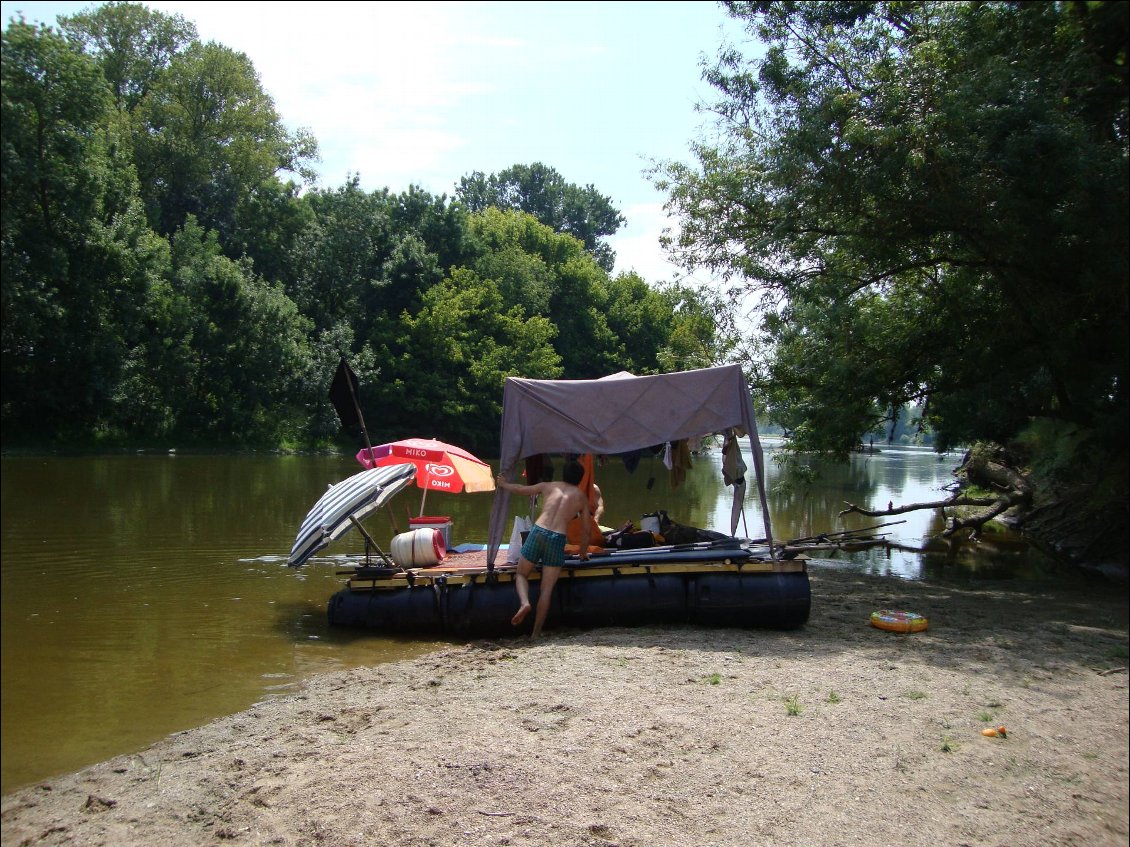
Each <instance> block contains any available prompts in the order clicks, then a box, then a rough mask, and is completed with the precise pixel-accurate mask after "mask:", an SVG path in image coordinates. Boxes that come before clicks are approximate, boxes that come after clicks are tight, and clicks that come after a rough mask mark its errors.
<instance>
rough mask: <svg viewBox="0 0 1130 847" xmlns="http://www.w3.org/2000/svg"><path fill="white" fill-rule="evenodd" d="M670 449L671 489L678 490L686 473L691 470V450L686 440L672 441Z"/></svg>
mask: <svg viewBox="0 0 1130 847" xmlns="http://www.w3.org/2000/svg"><path fill="white" fill-rule="evenodd" d="M669 446H670V447H671V487H672V488H678V487H679V486H680V485H682V483H683V480H685V479H686V478H687V471H689V470H690V469H691V448H690V446H689V445H688V444H687V439H685V438H683V439H680V440H679V441H672V442H671V443H670V445H669Z"/></svg>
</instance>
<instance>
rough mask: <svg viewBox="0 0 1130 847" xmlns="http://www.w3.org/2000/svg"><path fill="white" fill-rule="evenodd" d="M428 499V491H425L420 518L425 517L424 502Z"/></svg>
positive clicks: (421, 499)
mask: <svg viewBox="0 0 1130 847" xmlns="http://www.w3.org/2000/svg"><path fill="white" fill-rule="evenodd" d="M427 499H428V489H426V488H425V489H424V496H423V497H421V498H420V517H423V516H424V501H425V500H427Z"/></svg>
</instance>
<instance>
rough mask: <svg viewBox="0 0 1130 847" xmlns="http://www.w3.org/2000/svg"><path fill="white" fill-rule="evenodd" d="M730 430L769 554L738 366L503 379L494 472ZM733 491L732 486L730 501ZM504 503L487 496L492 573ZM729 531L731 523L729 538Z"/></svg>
mask: <svg viewBox="0 0 1130 847" xmlns="http://www.w3.org/2000/svg"><path fill="white" fill-rule="evenodd" d="M730 427H739V428H741V429H742V430H744V431H745V433H746V434H747V435H748V436H749V440H750V447H751V450H752V454H753V465H754V473H755V474H756V475H757V490H758V494H759V495H760V498H761V513H762V515H764V518H765V536H766V538H767V539H768V541H769V544H770V549H772V542H773V533H772V529H771V527H770V521H769V506H768V503H767V501H766V499H765V473H764V470H765V462H764V457H763V455H762V452H761V442H760V440H759V439H758V436H757V422H756V420H755V419H754V416H753V403H752V401H751V400H750V395H749V385H748V384H747V383H746V380H745V375H744V374H743V373H742V369H741V368H740V367H739V366H738V365H726V366H723V367H718V368H703V369H701V370H694V371H682V372H680V373H669V374H656V375H654V376H632V375H631V374H629V373H618V374H613V375H612V376H607V377H604V378H603V379H594V380H568V379H518V378H514V377H511V378H509V379H507V380H506V385H505V387H504V389H503V392H502V443H501V450H500V453H499V456H500V458H501V461H500V469H501V471H502V473H503V475H504V477H506V478H508V479H509V478H511V476H512V475H513V472H514V469H515V466H516V465H517V464H518V462H519V461H521V460H522V459H525V458H527V457H529V456H536V455H538V454H541V453H578V454H579V453H593V454H595V455H601V456H608V455H612V454H615V453H627V452H629V451H632V450H639V449H642V448H645V447H651V446H653V445H657V444H663V443H664V442H667V441H679V440H681V439H684V438H691V437H694V436H698V435H705V434H707V433H712V432H722V431H724V430H726V429H728V428H730ZM741 488H742V487H741V486H735V496H740V495H739V490H738V489H741ZM742 490H744V489H742ZM509 502H510V493H509V492H508V491H506V490H504V489H502V488H499V489H496V490H495V493H494V503H493V504H492V507H491V514H490V537H489V539H488V542H489V552H488V559H487V561H488V562H490V563H491V564H492V565H493V563H494V559H495V556H496V555H497V553H498V549H499V547H500V546H501V544H502V539H503V537H504V535H505V533H506V530H507V525H508V523H509ZM737 512H738V510H735V515H736V514H737ZM736 530H737V521H736V519H734V520H733V521H732V525H731V527H730V532H731V534H733V533H734V532H736Z"/></svg>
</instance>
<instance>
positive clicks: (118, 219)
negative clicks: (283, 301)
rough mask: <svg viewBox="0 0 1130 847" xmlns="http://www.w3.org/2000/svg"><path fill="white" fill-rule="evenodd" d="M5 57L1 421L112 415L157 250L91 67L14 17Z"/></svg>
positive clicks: (82, 423)
mask: <svg viewBox="0 0 1130 847" xmlns="http://www.w3.org/2000/svg"><path fill="white" fill-rule="evenodd" d="M2 65H3V69H2V74H3V85H2V94H0V101H2V142H0V143H2V155H0V168H2V179H0V207H2V211H0V232H2V237H0V268H2V274H0V277H2V283H0V290H2V298H0V299H2V306H3V329H2V340H0V347H2V353H3V356H2V361H3V364H2V372H3V417H4V426H5V429H6V431H8V432H9V433H10V432H12V431H13V430H16V431H19V430H22V429H27V430H29V431H32V432H35V433H37V434H42V433H49V432H53V431H54V432H59V431H70V432H81V431H84V430H85V431H86V432H90V431H93V430H96V429H98V428H99V427H101V426H103V425H105V423H106V421H107V419H108V418H109V417H110V416H111V407H112V405H113V397H114V395H115V392H116V389H117V384H118V381H119V379H120V375H121V371H122V368H123V363H124V361H125V358H126V356H127V354H128V351H129V349H130V348H131V347H132V346H133V345H134V344H135V343H136V342H137V340H138V336H139V333H140V332H141V318H142V316H143V314H144V310H145V304H146V301H147V297H148V289H149V286H150V285H151V284H152V282H153V281H154V279H156V278H158V277H159V276H160V273H161V271H162V263H161V256H162V252H161V248H160V245H159V244H158V243H156V242H155V241H154V239H153V238H152V237H151V233H149V231H148V229H147V227H146V225H145V220H144V216H143V215H142V214H141V209H140V205H139V202H138V198H137V184H136V181H135V177H134V174H133V169H132V167H131V164H130V161H129V159H128V155H126V154H127V153H128V144H123V143H122V127H121V124H120V121H118V120H117V113H116V111H115V110H114V109H113V108H112V95H111V92H110V90H109V88H108V86H107V85H106V83H105V80H104V79H103V77H102V74H101V72H100V70H99V68H98V66H97V65H96V64H95V63H94V62H93V61H92V60H91V59H90V58H89V57H87V56H85V55H83V54H82V53H81V52H80V51H79V50H78V49H77V47H75V46H74V45H72V44H70V43H68V42H67V41H66V40H65V39H64V38H63V37H62V36H61V35H59V34H58V33H56V32H54V31H53V30H51V29H49V28H45V27H34V26H30V25H28V24H26V23H24V22H23V21H14V22H12V23H11V25H10V26H9V27H8V28H7V29H6V30H5V31H4V34H3V52H2Z"/></svg>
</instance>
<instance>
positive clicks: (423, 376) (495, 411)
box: [380, 268, 561, 451]
mask: <svg viewBox="0 0 1130 847" xmlns="http://www.w3.org/2000/svg"><path fill="white" fill-rule="evenodd" d="M403 324H404V326H405V328H406V330H407V333H406V336H405V343H404V346H403V347H401V348H400V350H399V351H398V355H395V356H393V357H391V358H393V360H394V363H393V364H392V365H390V367H389V368H388V369H386V373H385V375H384V380H383V383H384V385H383V389H382V391H381V395H382V396H381V398H380V399H381V400H382V406H384V407H386V408H390V409H397V410H399V420H400V422H401V423H400V425H401V426H402V427H403V426H405V425H408V424H410V423H411V422H413V421H422V420H426V421H427V422H428V426H429V427H430V428H431V429H430V431H429V432H428V435H435V436H436V437H438V438H441V439H443V438H446V439H457V440H459V441H460V442H461V443H466V444H467V445H468V446H469V447H470V448H471V449H472V450H486V451H490V450H493V449H497V446H498V420H499V416H500V415H501V413H502V388H503V384H504V382H505V380H506V377H508V376H522V377H528V378H531V379H553V378H556V377H559V376H561V359H560V357H558V355H557V353H556V352H555V351H554V349H553V345H552V343H551V342H552V340H553V336H554V334H555V330H554V328H553V325H552V324H551V323H550V321H549V320H548V319H546V318H544V317H533V318H529V317H527V316H526V315H525V314H524V313H523V312H522V310H521V309H520V308H518V307H516V306H515V307H511V308H509V309H507V308H506V307H505V306H504V304H503V300H502V296H501V294H500V293H499V290H498V286H497V285H495V284H494V283H493V282H492V281H490V280H484V279H481V278H479V277H478V276H477V275H476V274H475V273H474V272H473V271H470V270H468V269H465V268H463V269H458V270H456V271H454V272H453V273H452V275H451V276H450V277H448V278H446V279H444V280H443V282H442V283H441V284H440V285H437V286H435V287H433V288H431V289H429V290H428V291H427V293H425V295H424V298H423V307H422V308H421V309H420V311H419V313H418V314H416V315H408V314H405V315H404V316H403ZM390 423H392V424H393V427H395V418H394V419H392V420H386V421H384V422H383V425H384V426H386V427H388V425H389V424H390ZM401 431H404V430H403V429H402V430H401ZM385 434H387V435H389V436H394V434H395V430H394V429H390V430H388V431H387V432H386V433H385Z"/></svg>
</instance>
